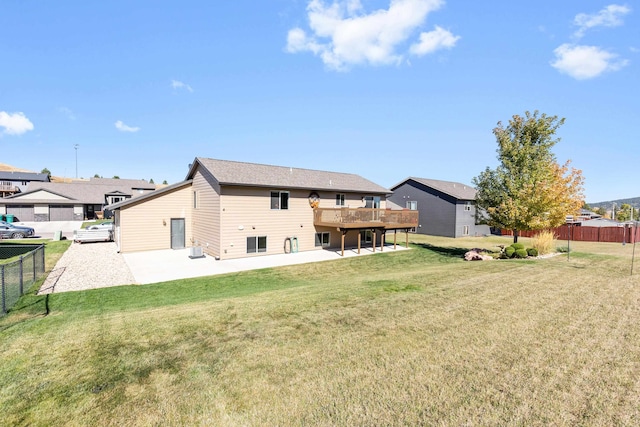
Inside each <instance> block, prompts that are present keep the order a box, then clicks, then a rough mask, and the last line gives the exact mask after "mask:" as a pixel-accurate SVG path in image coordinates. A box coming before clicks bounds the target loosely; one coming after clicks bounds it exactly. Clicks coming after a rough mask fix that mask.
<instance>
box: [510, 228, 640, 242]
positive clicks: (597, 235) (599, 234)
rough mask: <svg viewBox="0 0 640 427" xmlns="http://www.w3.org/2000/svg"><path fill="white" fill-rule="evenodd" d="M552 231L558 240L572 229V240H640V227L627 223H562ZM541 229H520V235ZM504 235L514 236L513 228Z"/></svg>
mask: <svg viewBox="0 0 640 427" xmlns="http://www.w3.org/2000/svg"><path fill="white" fill-rule="evenodd" d="M551 231H553V233H554V234H555V235H556V238H557V239H558V240H569V231H571V240H576V241H580V242H611V243H623V242H624V243H635V242H637V241H640V227H635V226H632V225H625V226H621V227H584V226H581V225H573V224H572V225H571V229H569V225H566V224H565V225H562V226H560V227H556V228H552V229H551ZM539 232H540V230H535V231H519V232H518V236H521V237H533V236H535V235H536V234H538V233H539ZM500 234H502V235H503V236H513V231H512V230H502V231H501V233H500Z"/></svg>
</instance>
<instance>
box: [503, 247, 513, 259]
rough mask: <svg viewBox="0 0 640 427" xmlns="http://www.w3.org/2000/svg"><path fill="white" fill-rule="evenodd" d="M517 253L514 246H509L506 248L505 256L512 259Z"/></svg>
mask: <svg viewBox="0 0 640 427" xmlns="http://www.w3.org/2000/svg"><path fill="white" fill-rule="evenodd" d="M515 251H516V250H515V248H514V247H513V246H507V247H506V248H504V254H505V255H506V256H507V258H511V257H512V256H513V254H514V253H515Z"/></svg>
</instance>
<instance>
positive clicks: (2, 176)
mask: <svg viewBox="0 0 640 427" xmlns="http://www.w3.org/2000/svg"><path fill="white" fill-rule="evenodd" d="M0 181H41V182H49V175H48V174H46V173H35V172H13V171H0Z"/></svg>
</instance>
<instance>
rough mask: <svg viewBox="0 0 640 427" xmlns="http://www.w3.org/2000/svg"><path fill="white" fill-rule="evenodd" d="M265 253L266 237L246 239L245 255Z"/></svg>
mask: <svg viewBox="0 0 640 427" xmlns="http://www.w3.org/2000/svg"><path fill="white" fill-rule="evenodd" d="M266 251H267V236H251V237H247V253H248V254H254V253H256V252H266Z"/></svg>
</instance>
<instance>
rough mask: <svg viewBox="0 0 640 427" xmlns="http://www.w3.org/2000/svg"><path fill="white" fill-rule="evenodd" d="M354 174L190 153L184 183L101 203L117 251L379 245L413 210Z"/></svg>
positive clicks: (412, 221)
mask: <svg viewBox="0 0 640 427" xmlns="http://www.w3.org/2000/svg"><path fill="white" fill-rule="evenodd" d="M389 193H390V192H389V190H387V189H386V188H384V187H381V186H380V185H378V184H375V183H373V182H371V181H369V180H367V179H364V178H362V177H360V176H358V175H354V174H347V173H337V172H326V171H318V170H308V169H298V168H291V167H282V166H270V165H262V164H254V163H242V162H233V161H225V160H214V159H207V158H200V157H199V158H196V159H195V161H194V162H193V164H192V165H191V166H190V169H189V173H188V174H187V176H186V179H185V181H183V182H181V183H178V184H174V185H172V186H169V187H166V188H163V189H161V190H158V191H156V192H155V193H153V194H148V195H145V196H142V197H139V198H138V199H132V200H126V201H123V202H120V203H117V204H114V205H111V206H109V207H108V208H109V209H112V210H113V211H114V217H115V233H114V237H115V240H116V243H117V244H118V248H119V251H120V252H134V251H145V250H157V249H169V248H173V249H180V248H184V247H186V246H190V247H191V246H196V247H200V248H202V250H203V251H204V252H205V253H206V254H208V255H210V256H213V257H217V258H219V259H230V258H242V257H250V256H259V255H270V254H282V253H288V252H295V251H309V250H317V249H323V248H341V249H342V250H344V247H358V248H360V246H361V245H367V246H371V247H374V250H375V247H376V246H378V245H380V243H381V242H382V241H383V239H384V234H385V233H386V232H387V231H389V230H397V229H402V230H406V229H409V228H411V227H415V226H416V225H417V214H416V213H412V212H409V211H408V210H391V209H386V208H387V206H386V198H387V196H388V195H389Z"/></svg>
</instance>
